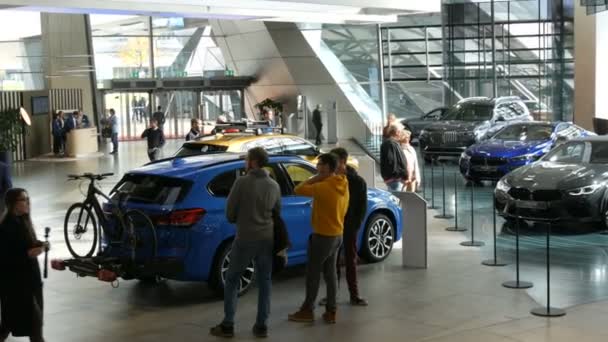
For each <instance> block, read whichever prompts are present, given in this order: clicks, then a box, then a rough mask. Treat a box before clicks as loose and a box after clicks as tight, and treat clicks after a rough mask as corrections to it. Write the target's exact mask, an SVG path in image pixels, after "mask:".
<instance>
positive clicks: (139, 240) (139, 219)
mask: <svg viewBox="0 0 608 342" xmlns="http://www.w3.org/2000/svg"><path fill="white" fill-rule="evenodd" d="M124 222H125V225H126V227H124V228H125V230H124V231H123V236H124V237H125V241H124V242H125V247H126V248H128V249H129V253H130V257H131V259H133V261H140V262H141V261H150V260H153V259H154V258H156V249H157V239H156V228H154V224H153V223H152V220H150V218H149V217H148V215H146V214H144V213H143V212H142V211H140V210H137V209H131V210H128V211H127V212H126V213H125V216H124Z"/></svg>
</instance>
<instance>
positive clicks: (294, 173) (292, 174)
mask: <svg viewBox="0 0 608 342" xmlns="http://www.w3.org/2000/svg"><path fill="white" fill-rule="evenodd" d="M285 171H286V172H287V175H288V176H289V179H290V180H291V182H292V183H293V185H294V186H298V184H300V183H302V182H303V181H305V180H307V179H308V178H310V177H312V176H314V175H315V173H316V170H315V169H313V168H312V167H308V166H305V165H302V164H286V165H285Z"/></svg>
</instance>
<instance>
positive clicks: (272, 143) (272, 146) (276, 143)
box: [241, 137, 283, 154]
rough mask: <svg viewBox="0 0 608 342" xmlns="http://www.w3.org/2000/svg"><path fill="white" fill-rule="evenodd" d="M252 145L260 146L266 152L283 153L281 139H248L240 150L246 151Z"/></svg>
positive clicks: (252, 146)
mask: <svg viewBox="0 0 608 342" xmlns="http://www.w3.org/2000/svg"><path fill="white" fill-rule="evenodd" d="M254 147H262V148H264V149H265V150H266V152H268V154H281V153H283V147H282V145H281V139H280V138H276V137H272V138H259V139H254V140H252V141H248V142H246V143H244V144H243V145H242V146H241V151H242V152H247V151H249V150H250V149H252V148H254Z"/></svg>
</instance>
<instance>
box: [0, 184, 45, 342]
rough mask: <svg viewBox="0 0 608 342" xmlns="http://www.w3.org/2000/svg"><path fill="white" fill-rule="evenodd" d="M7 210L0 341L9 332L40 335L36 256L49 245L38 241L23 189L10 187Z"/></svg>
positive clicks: (0, 242)
mask: <svg viewBox="0 0 608 342" xmlns="http://www.w3.org/2000/svg"><path fill="white" fill-rule="evenodd" d="M4 202H5V205H6V212H5V215H4V217H3V218H2V221H1V222H0V270H1V272H0V274H1V276H0V277H1V279H0V300H1V305H2V324H1V327H0V341H4V340H5V339H6V338H7V337H8V335H9V334H12V335H13V336H29V338H30V341H32V342H43V341H44V338H43V337H42V277H41V276H40V266H39V265H38V256H39V255H40V254H42V253H44V251H45V250H46V249H48V248H49V245H48V243H44V242H41V241H39V240H38V239H37V238H36V232H35V231H34V227H33V225H32V220H31V218H30V202H29V196H28V193H27V191H25V190H24V189H17V188H13V189H10V190H9V191H8V192H7V193H6V195H5V198H4Z"/></svg>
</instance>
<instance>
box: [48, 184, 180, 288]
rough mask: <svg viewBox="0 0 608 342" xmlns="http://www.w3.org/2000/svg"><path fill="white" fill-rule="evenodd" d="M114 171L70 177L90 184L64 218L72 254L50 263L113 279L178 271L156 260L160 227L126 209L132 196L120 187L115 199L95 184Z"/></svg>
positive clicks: (56, 266)
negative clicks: (79, 200) (102, 199)
mask: <svg viewBox="0 0 608 342" xmlns="http://www.w3.org/2000/svg"><path fill="white" fill-rule="evenodd" d="M112 175H113V174H112V173H104V174H92V173H85V174H82V175H68V179H69V180H81V179H85V180H89V181H90V182H89V186H88V190H87V194H86V198H85V200H84V201H83V202H79V203H74V204H72V205H71V206H70V208H69V209H68V211H67V213H66V216H65V222H64V237H65V241H66V245H67V247H68V250H69V251H70V254H71V255H72V256H73V257H74V258H73V259H68V260H60V261H57V260H55V261H53V262H52V267H53V268H54V269H57V270H64V269H65V268H66V267H67V268H69V269H70V271H72V272H74V273H76V274H77V275H79V276H91V277H97V278H98V279H100V280H103V281H110V282H114V281H116V280H117V279H118V278H123V279H133V278H139V279H146V278H151V277H157V276H159V275H162V274H166V273H169V272H172V271H174V268H171V267H170V266H171V265H167V264H166V263H165V262H161V261H158V260H157V258H156V257H157V255H156V253H157V236H156V228H155V226H154V224H153V223H152V221H151V220H150V218H149V217H148V216H147V215H146V214H145V213H144V212H142V211H141V210H138V209H126V210H124V209H123V204H124V203H126V202H127V201H128V196H129V194H128V193H125V192H118V191H116V192H115V194H116V196H114V199H112V198H110V197H109V196H108V195H106V194H104V193H103V192H102V191H101V190H100V189H99V188H97V186H96V185H95V182H96V181H101V180H103V179H105V178H106V177H108V176H112ZM98 195H99V196H101V197H102V198H104V199H105V200H106V201H107V203H106V205H105V207H104V206H102V205H101V203H99V200H98V199H97V196H98ZM104 209H105V210H104ZM98 223H99V227H98V226H97V224H98ZM102 233H103V234H102ZM100 235H101V236H100ZM96 252H97V254H96Z"/></svg>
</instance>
